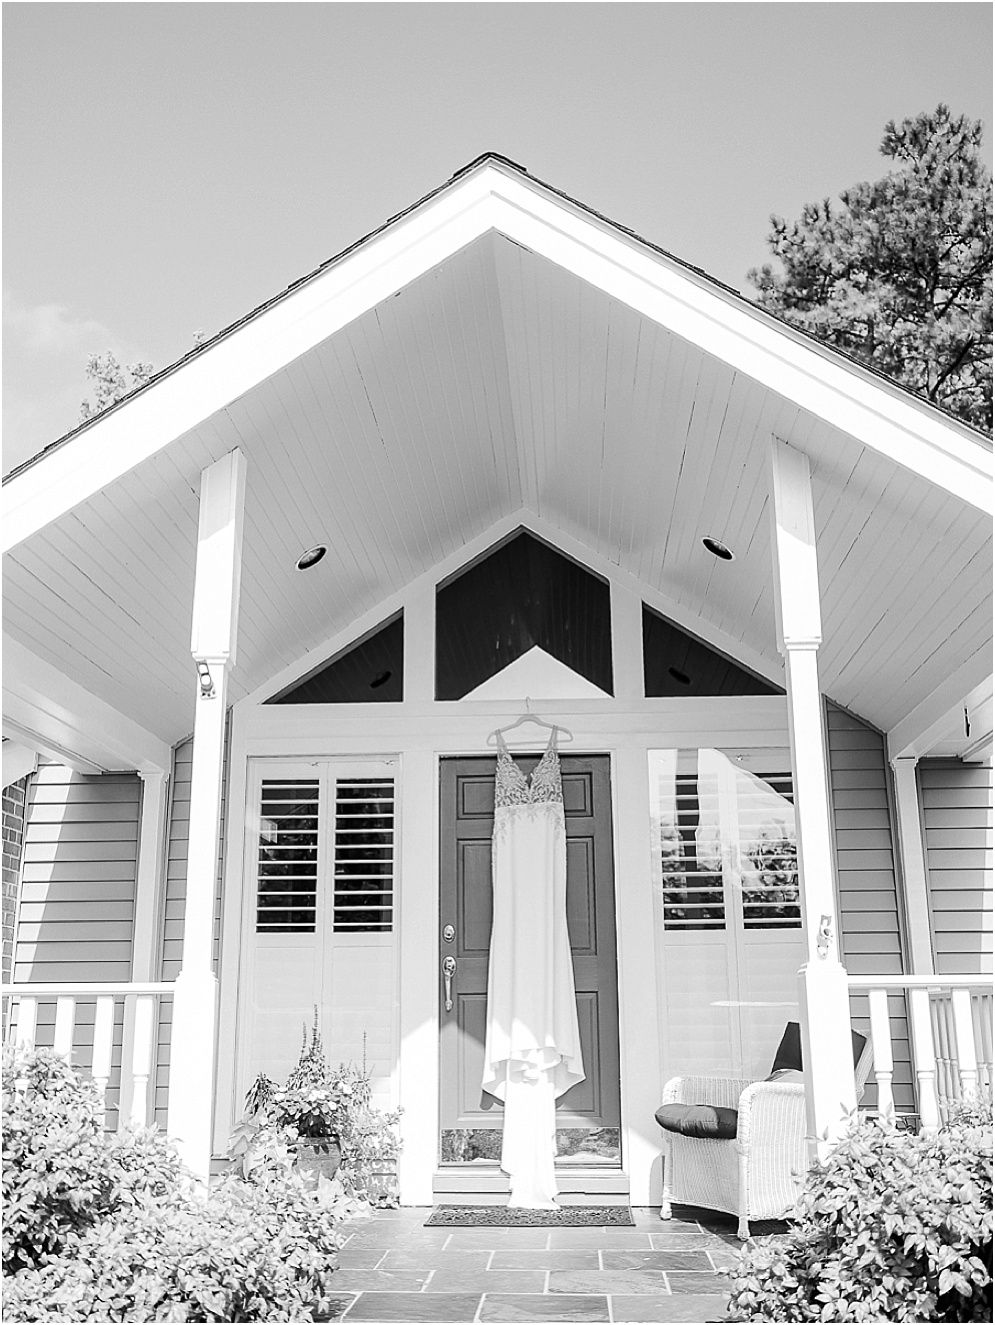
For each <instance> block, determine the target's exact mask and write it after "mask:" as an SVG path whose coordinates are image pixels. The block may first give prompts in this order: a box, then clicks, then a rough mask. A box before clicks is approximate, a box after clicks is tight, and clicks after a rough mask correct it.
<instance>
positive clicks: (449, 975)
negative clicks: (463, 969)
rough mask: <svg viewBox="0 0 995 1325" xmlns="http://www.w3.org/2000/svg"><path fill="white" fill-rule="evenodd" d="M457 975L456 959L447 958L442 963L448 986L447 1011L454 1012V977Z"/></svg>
mask: <svg viewBox="0 0 995 1325" xmlns="http://www.w3.org/2000/svg"><path fill="white" fill-rule="evenodd" d="M455 974H456V958H455V957H447V958H446V959H445V961H444V962H443V963H442V978H443V980H444V981H445V985H446V1011H447V1012H452V1010H453V976H454V975H455Z"/></svg>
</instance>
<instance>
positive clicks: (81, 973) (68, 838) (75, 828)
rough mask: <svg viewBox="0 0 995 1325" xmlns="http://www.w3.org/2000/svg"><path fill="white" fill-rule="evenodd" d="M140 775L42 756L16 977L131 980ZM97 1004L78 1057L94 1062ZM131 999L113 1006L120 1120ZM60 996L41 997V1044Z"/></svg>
mask: <svg viewBox="0 0 995 1325" xmlns="http://www.w3.org/2000/svg"><path fill="white" fill-rule="evenodd" d="M140 805H141V780H140V779H139V777H138V776H137V775H136V774H134V773H104V774H93V775H88V774H82V773H76V772H74V771H73V770H72V769H70V768H66V767H64V766H63V765H61V764H44V765H42V766H41V767H40V768H39V769H38V771H37V772H36V773H35V775H34V776H33V777H32V778H31V780H30V783H29V786H28V792H27V799H26V812H25V826H24V861H23V865H22V882H21V899H20V909H19V912H18V917H17V933H16V936H15V944H14V979H15V980H17V981H25V982H28V983H30V982H32V981H34V982H38V983H41V982H48V981H56V980H59V981H67V982H74V983H75V982H82V981H94V982H101V981H127V980H130V979H131V968H132V950H133V931H134V915H135V887H136V879H137V873H138V826H139V811H140ZM94 1015H95V1003H94V1001H93V1000H92V999H90V1000H89V1001H87V1000H82V999H81V1000H78V1001H77V1004H76V1021H75V1028H74V1032H73V1062H74V1063H75V1064H76V1065H77V1066H78V1067H81V1068H84V1069H89V1067H90V1065H91V1063H92V1058H93V1021H94ZM123 1018H124V1004H123V1002H122V1001H120V1000H118V1001H117V1003H116V1007H115V1021H114V1039H113V1052H112V1060H111V1078H110V1084H109V1089H108V1095H107V1110H108V1126H109V1127H111V1128H113V1127H114V1126H115V1125H116V1111H117V1105H118V1094H119V1087H120V1073H121V1041H122V1024H123ZM54 1029H55V1001H54V999H53V1000H42V1001H40V1002H39V1004H38V1022H37V1034H36V1043H37V1044H38V1045H39V1046H40V1047H45V1046H51V1044H52V1040H53V1036H54Z"/></svg>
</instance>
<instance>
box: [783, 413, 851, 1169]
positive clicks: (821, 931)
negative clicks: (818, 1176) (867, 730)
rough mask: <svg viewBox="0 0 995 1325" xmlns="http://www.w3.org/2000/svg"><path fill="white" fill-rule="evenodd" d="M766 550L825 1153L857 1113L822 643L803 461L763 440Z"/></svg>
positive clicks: (812, 1120) (815, 1138) (803, 999)
mask: <svg viewBox="0 0 995 1325" xmlns="http://www.w3.org/2000/svg"><path fill="white" fill-rule="evenodd" d="M770 456H771V474H770V477H771V487H770V491H771V503H770V505H771V551H772V556H773V561H774V607H775V614H776V622H777V645H778V648H779V649H780V651H781V654H782V655H783V657H784V671H785V678H786V687H787V692H788V726H789V731H790V737H791V772H792V777H793V779H794V792H795V817H796V821H797V831H798V875H799V883H800V892H801V912H802V925H803V927H804V931H805V950H806V960H805V963H804V965H803V966H802V968H801V970H800V971H799V973H798V978H799V996H800V1004H801V1031H802V1053H803V1059H804V1064H805V1106H806V1113H807V1123H808V1129H807V1130H808V1144H809V1153H810V1156H811V1157H812V1158H815V1157H816V1156H817V1155H823V1154H825V1153H826V1152H827V1151H828V1150H829V1149H830V1148H831V1146H832V1144H833V1143H834V1142H835V1141H836V1140H837V1139H838V1138H839V1137H840V1136H841V1135H842V1134H843V1132H844V1131H845V1130H846V1115H847V1114H848V1113H850V1112H851V1111H852V1110H854V1109H855V1108H856V1107H857V1101H856V1091H855V1088H854V1083H853V1053H852V1050H851V1041H850V997H849V990H848V987H847V979H846V971H845V970H844V968H843V965H842V963H841V962H840V952H839V915H838V911H837V906H836V890H835V886H834V880H833V855H832V827H831V815H830V806H829V780H828V776H827V760H826V752H825V744H824V736H823V727H822V694H821V691H820V689H819V671H818V665H817V661H816V655H817V651H818V648H819V645H820V644H821V642H822V616H821V611H820V603H819V571H818V563H817V558H816V546H815V516H814V513H813V509H812V486H811V476H810V474H809V464H808V457H807V456H805V455H804V454H803V453H802V452H801V451H798V450H795V449H794V448H793V447H790V446H788V445H787V444H786V443H785V442H782V441H780V440H779V439H778V438H772V439H771V450H770Z"/></svg>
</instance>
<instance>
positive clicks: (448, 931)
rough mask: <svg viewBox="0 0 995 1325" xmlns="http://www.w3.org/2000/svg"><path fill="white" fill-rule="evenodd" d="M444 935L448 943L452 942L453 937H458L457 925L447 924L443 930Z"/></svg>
mask: <svg viewBox="0 0 995 1325" xmlns="http://www.w3.org/2000/svg"><path fill="white" fill-rule="evenodd" d="M442 937H443V938H444V939H445V941H446V942H447V943H452V941H453V939H454V938H455V937H456V928H455V926H453V925H447V926H446V927H445V929H444V930H443V931H442Z"/></svg>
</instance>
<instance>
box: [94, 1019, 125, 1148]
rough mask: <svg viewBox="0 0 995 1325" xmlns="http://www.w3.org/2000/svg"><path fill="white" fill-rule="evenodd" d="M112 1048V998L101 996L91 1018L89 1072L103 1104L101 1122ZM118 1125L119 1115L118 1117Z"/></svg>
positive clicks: (105, 1100)
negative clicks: (91, 1043) (91, 1056)
mask: <svg viewBox="0 0 995 1325" xmlns="http://www.w3.org/2000/svg"><path fill="white" fill-rule="evenodd" d="M113 1046H114V996H113V995H112V994H101V995H100V996H99V997H98V999H97V1005H96V1008H95V1010H94V1016H93V1065H92V1067H91V1069H90V1071H91V1072H92V1074H93V1079H94V1081H95V1082H96V1083H97V1085H98V1087H99V1088H100V1098H101V1102H102V1104H103V1115H102V1119H101V1121H106V1119H107V1083H108V1082H109V1081H110V1077H111V1055H112V1051H113ZM118 1124H119V1125H120V1114H119V1115H118Z"/></svg>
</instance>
